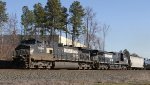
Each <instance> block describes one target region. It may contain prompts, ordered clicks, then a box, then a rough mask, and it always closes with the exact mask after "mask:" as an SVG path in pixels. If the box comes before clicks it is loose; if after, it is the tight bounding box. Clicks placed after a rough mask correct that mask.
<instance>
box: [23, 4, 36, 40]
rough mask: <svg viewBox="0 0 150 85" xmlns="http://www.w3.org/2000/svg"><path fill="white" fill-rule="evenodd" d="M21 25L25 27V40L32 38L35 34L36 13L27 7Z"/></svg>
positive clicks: (24, 9)
mask: <svg viewBox="0 0 150 85" xmlns="http://www.w3.org/2000/svg"><path fill="white" fill-rule="evenodd" d="M22 11H23V14H22V16H21V24H22V25H23V26H24V35H25V38H32V37H33V34H34V31H33V30H34V27H33V25H34V13H33V11H32V10H29V8H28V7H27V6H24V7H23V8H22Z"/></svg>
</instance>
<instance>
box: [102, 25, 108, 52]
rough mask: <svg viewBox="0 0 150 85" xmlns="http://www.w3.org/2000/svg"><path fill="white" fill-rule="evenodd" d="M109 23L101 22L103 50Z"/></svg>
mask: <svg viewBox="0 0 150 85" xmlns="http://www.w3.org/2000/svg"><path fill="white" fill-rule="evenodd" d="M109 27H110V26H109V25H106V24H103V27H102V32H103V51H104V50H105V42H106V35H107V33H108V30H109Z"/></svg>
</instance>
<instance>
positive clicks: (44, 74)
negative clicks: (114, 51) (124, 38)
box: [0, 69, 150, 85]
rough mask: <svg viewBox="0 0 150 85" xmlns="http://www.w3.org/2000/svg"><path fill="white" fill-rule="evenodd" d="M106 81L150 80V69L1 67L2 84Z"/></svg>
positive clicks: (68, 84) (67, 84) (88, 84)
mask: <svg viewBox="0 0 150 85" xmlns="http://www.w3.org/2000/svg"><path fill="white" fill-rule="evenodd" d="M105 82H107V83H108V82H110V83H127V82H150V71H148V70H147V71H146V70H127V71H122V70H17V69H0V85H79V84H80V85H91V84H97V83H105Z"/></svg>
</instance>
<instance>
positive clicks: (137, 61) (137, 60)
mask: <svg viewBox="0 0 150 85" xmlns="http://www.w3.org/2000/svg"><path fill="white" fill-rule="evenodd" d="M130 60H131V67H134V68H144V58H141V57H134V56H130Z"/></svg>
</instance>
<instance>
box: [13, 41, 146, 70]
mask: <svg viewBox="0 0 150 85" xmlns="http://www.w3.org/2000/svg"><path fill="white" fill-rule="evenodd" d="M13 63H14V65H15V66H16V68H23V69H43V68H44V69H55V68H62V67H65V66H66V68H74V69H79V70H90V69H91V70H109V69H120V70H131V69H135V70H136V69H141V70H142V69H145V66H148V64H146V63H145V59H144V58H143V57H139V56H135V55H131V54H130V53H129V51H128V50H126V49H125V50H124V51H120V52H107V51H102V50H95V49H89V48H86V47H73V46H69V45H68V46H67V45H62V44H59V43H56V42H52V44H51V45H49V44H46V43H44V42H41V41H38V40H36V39H29V40H23V41H21V42H20V44H19V45H18V46H17V47H16V48H15V51H14V54H13Z"/></svg>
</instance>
